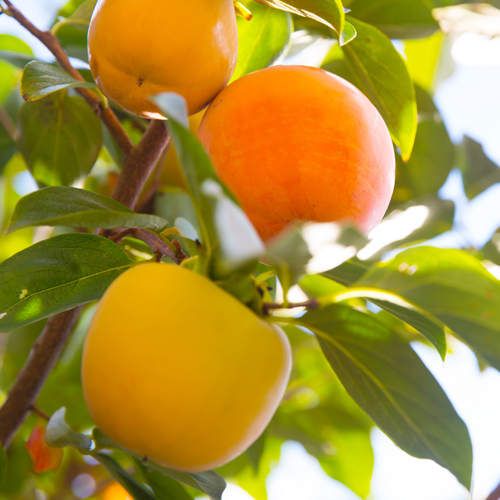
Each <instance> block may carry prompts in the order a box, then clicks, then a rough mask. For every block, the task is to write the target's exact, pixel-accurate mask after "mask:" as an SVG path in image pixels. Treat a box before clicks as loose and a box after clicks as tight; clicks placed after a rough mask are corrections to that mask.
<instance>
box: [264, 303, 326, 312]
mask: <svg viewBox="0 0 500 500" xmlns="http://www.w3.org/2000/svg"><path fill="white" fill-rule="evenodd" d="M296 307H305V308H306V309H317V308H318V307H319V301H318V299H309V300H306V301H304V302H288V304H276V303H274V302H264V304H262V310H263V312H264V314H269V313H270V312H271V311H273V310H276V309H295V308H296Z"/></svg>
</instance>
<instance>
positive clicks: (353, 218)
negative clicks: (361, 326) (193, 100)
mask: <svg viewBox="0 0 500 500" xmlns="http://www.w3.org/2000/svg"><path fill="white" fill-rule="evenodd" d="M198 136H199V138H200V140H201V142H202V143H203V144H204V146H205V148H206V150H207V151H208V153H209V155H210V156H211V158H212V160H213V162H214V167H215V169H216V171H217V173H218V175H219V176H220V177H221V178H222V180H223V181H224V182H225V183H226V184H227V186H228V187H229V188H230V189H231V190H232V191H233V193H234V194H235V196H236V197H237V198H238V199H239V201H240V202H241V204H242V207H243V209H244V210H245V211H246V213H247V215H248V216H249V218H250V220H251V221H252V222H253V224H254V226H255V228H256V229H257V231H258V232H259V234H260V235H261V237H262V238H263V239H264V240H268V239H270V238H272V237H273V236H276V235H277V234H278V233H280V232H281V231H282V230H283V229H285V228H286V227H288V226H289V225H290V224H292V223H294V222H300V221H317V222H330V221H346V222H350V223H353V224H354V225H356V226H357V227H358V228H359V229H360V230H361V231H363V232H364V233H368V232H369V231H370V230H371V229H372V228H373V227H374V226H376V225H377V224H378V223H379V222H380V220H381V219H382V217H383V215H384V213H385V211H386V209H387V206H388V204H389V201H390V198H391V195H392V191H393V189H394V178H395V157H394V149H393V146H392V142H391V137H390V135H389V131H388V129H387V127H386V125H385V123H384V120H383V119H382V117H381V115H380V114H379V112H378V111H377V109H376V108H375V106H373V104H372V103H371V102H370V101H369V100H368V99H367V98H366V97H365V96H364V95H363V94H362V93H361V92H360V91H359V90H358V89H357V88H355V87H354V86H353V85H351V84H350V83H349V82H347V81H345V80H343V79H342V78H340V77H338V76H336V75H333V74H331V73H328V72H327V71H324V70H322V69H318V68H311V67H306V66H275V67H272V68H267V69H264V70H262V71H257V72H255V73H252V74H249V75H246V76H244V77H242V78H240V79H239V80H236V81H235V82H233V83H232V84H230V85H229V86H228V87H226V88H225V89H224V90H223V91H222V92H221V93H220V94H219V95H218V96H217V97H216V98H215V99H214V101H213V102H212V104H211V105H210V107H209V108H208V110H207V111H206V113H205V116H204V118H203V121H202V123H201V126H200V130H199V132H198Z"/></svg>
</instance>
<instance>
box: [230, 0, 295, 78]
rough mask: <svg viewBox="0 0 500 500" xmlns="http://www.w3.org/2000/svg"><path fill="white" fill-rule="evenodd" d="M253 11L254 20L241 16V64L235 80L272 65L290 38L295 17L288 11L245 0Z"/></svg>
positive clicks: (239, 24)
mask: <svg viewBox="0 0 500 500" xmlns="http://www.w3.org/2000/svg"><path fill="white" fill-rule="evenodd" d="M243 4H244V5H245V6H246V7H249V8H250V9H251V11H252V19H251V20H250V21H246V20H245V19H243V18H241V17H238V19H237V21H238V64H237V65H236V69H235V71H234V74H233V77H232V79H233V80H236V79H238V78H240V77H242V76H243V75H246V74H248V73H253V72H254V71H258V70H260V69H264V68H267V67H268V66H270V65H271V64H272V63H273V62H274V61H276V59H278V57H279V56H280V55H281V54H282V53H283V52H284V51H285V49H286V47H287V46H288V43H289V41H290V33H291V30H292V18H291V16H290V14H289V13H287V12H281V11H278V10H276V9H272V8H270V7H267V6H265V5H260V4H258V3H256V2H253V1H251V2H250V1H246V2H243Z"/></svg>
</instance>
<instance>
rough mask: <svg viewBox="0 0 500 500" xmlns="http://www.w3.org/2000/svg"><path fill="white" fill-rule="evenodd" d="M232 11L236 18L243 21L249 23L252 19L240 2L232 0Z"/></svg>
mask: <svg viewBox="0 0 500 500" xmlns="http://www.w3.org/2000/svg"><path fill="white" fill-rule="evenodd" d="M233 4H234V10H235V12H236V15H237V16H240V17H242V18H243V19H245V21H250V19H252V13H251V12H250V11H249V10H248V9H247V8H246V7H245V6H244V5H242V4H241V3H240V2H236V1H235V0H233Z"/></svg>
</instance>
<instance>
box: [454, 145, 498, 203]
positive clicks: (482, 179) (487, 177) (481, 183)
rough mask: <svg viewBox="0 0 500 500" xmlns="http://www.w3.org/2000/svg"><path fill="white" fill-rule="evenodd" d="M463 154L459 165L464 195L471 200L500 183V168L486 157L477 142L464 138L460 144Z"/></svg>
mask: <svg viewBox="0 0 500 500" xmlns="http://www.w3.org/2000/svg"><path fill="white" fill-rule="evenodd" d="M462 148H463V150H464V153H465V155H464V156H465V158H464V161H463V162H462V165H461V170H462V178H463V182H464V189H465V194H466V195H467V198H469V200H472V199H473V198H475V197H476V196H478V195H479V194H481V193H482V192H484V191H486V189H488V188H489V187H491V186H493V184H496V183H498V182H500V168H499V166H498V165H497V164H496V163H494V162H493V161H492V160H490V159H489V158H488V156H486V154H485V152H484V149H483V147H482V146H481V144H480V143H479V142H476V141H475V140H474V139H471V138H470V137H467V136H465V137H464V139H463V142H462Z"/></svg>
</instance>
